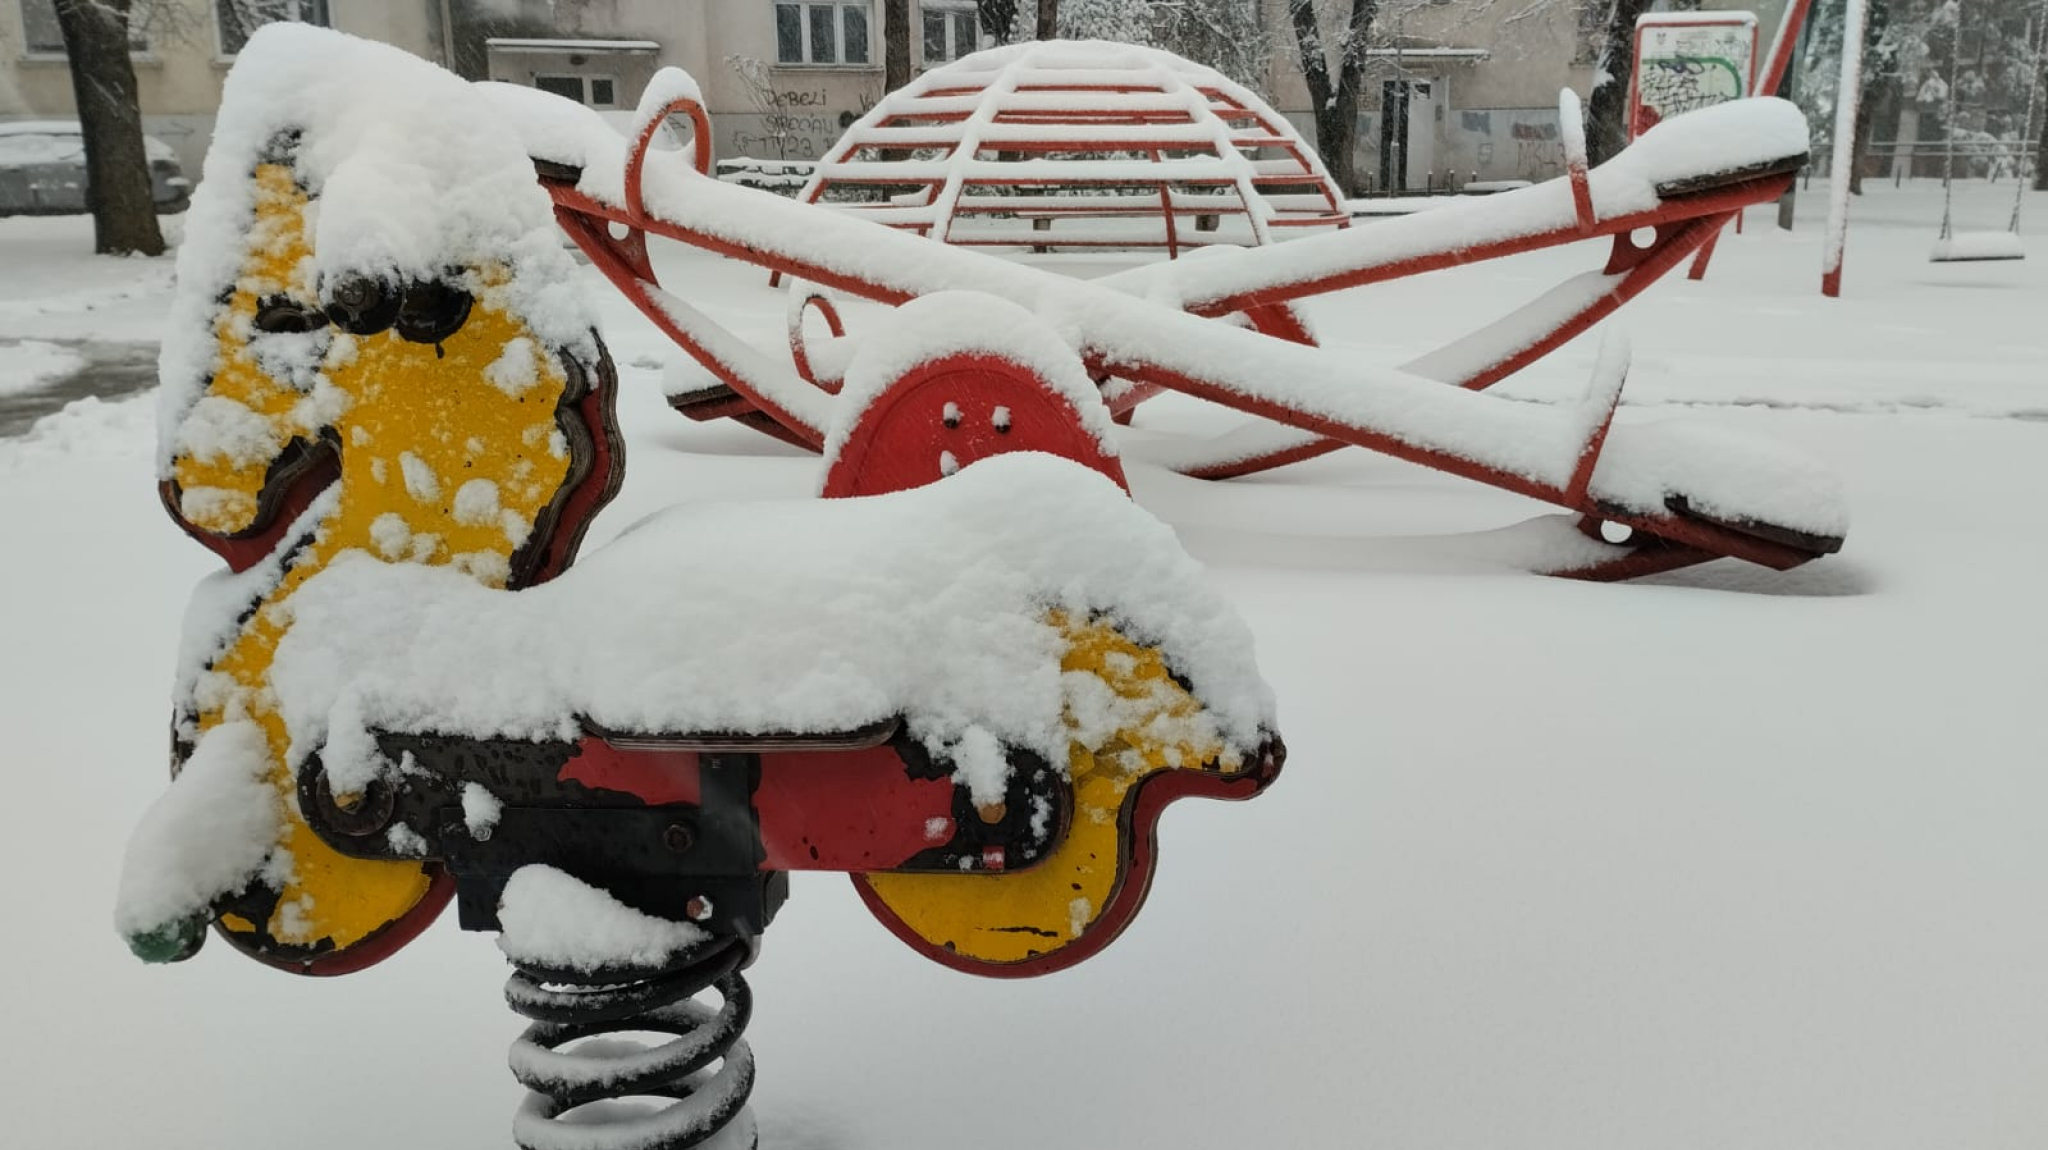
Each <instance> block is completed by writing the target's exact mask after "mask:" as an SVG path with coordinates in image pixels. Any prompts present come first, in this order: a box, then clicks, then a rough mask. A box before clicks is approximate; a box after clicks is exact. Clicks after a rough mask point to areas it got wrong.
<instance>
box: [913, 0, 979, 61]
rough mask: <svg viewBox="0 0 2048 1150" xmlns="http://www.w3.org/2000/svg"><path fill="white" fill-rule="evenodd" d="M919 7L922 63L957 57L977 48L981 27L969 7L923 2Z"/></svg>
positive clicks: (955, 58) (956, 58)
mask: <svg viewBox="0 0 2048 1150" xmlns="http://www.w3.org/2000/svg"><path fill="white" fill-rule="evenodd" d="M923 9H924V62H925V63H927V64H942V63H944V62H946V61H948V60H958V59H959V58H960V57H962V56H965V55H967V54H968V53H969V52H972V51H974V50H975V49H977V48H979V47H981V28H980V25H979V24H978V23H977V21H976V19H975V15H974V9H973V8H971V7H968V8H964V7H957V6H954V5H946V6H944V7H941V6H939V5H937V4H926V5H924V6H923Z"/></svg>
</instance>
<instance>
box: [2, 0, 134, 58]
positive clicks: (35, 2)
mask: <svg viewBox="0 0 2048 1150" xmlns="http://www.w3.org/2000/svg"><path fill="white" fill-rule="evenodd" d="M147 7H148V6H147V5H143V4H138V5H136V8H137V11H136V12H135V13H134V14H133V15H131V16H130V17H129V20H128V51H129V53H130V54H131V55H142V54H143V53H146V52H148V51H149V20H150V15H151V13H150V12H148V11H144V10H143V9H146V8H147ZM21 30H22V32H23V40H22V43H23V44H24V46H25V50H26V51H27V53H28V54H29V55H31V56H62V55H63V54H64V29H63V28H62V27H60V26H59V25H58V23H57V0H21Z"/></svg>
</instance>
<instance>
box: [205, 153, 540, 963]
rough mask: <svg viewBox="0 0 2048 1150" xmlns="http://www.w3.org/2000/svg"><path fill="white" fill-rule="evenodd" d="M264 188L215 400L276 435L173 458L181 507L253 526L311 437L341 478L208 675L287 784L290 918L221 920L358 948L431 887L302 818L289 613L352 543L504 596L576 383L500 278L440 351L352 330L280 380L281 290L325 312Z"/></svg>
mask: <svg viewBox="0 0 2048 1150" xmlns="http://www.w3.org/2000/svg"><path fill="white" fill-rule="evenodd" d="M255 186H256V190H257V194H256V216H255V222H254V225H253V227H252V231H251V235H252V247H251V255H250V257H249V259H248V262H247V264H246V266H245V267H244V268H243V269H242V274H241V276H240V278H239V279H238V280H237V281H236V283H235V284H234V287H233V291H232V292H231V294H230V295H229V297H228V301H227V304H226V306H225V307H224V308H223V310H222V313H221V315H220V317H219V318H218V319H217V320H216V322H215V326H214V334H215V337H216V341H217V343H218V346H219V350H220V360H219V364H218V367H217V370H216V372H215V375H214V377H213V379H212V381H211V382H210V384H209V385H208V387H207V390H206V393H205V396H204V397H203V398H202V402H203V401H204V400H205V399H220V400H228V401H233V402H234V403H238V404H240V405H242V406H243V407H245V408H246V409H247V410H248V411H249V412H251V413H253V415H254V416H255V417H256V419H258V420H260V421H261V426H262V427H263V428H265V429H267V431H268V435H267V437H266V438H264V439H262V440H261V441H260V442H259V443H258V447H259V448H261V450H257V451H240V452H236V453H233V454H232V455H231V454H230V453H226V452H220V453H216V454H214V455H211V456H205V457H202V456H200V455H197V454H193V453H181V454H180V455H179V456H178V457H177V458H176V459H174V460H173V465H172V466H173V475H174V477H175V478H176V480H177V482H178V486H179V489H180V494H181V496H182V497H183V498H182V499H181V508H182V509H183V510H184V511H185V514H186V516H187V518H189V519H191V520H193V521H194V522H196V523H198V524H199V525H200V526H201V527H204V528H206V529H207V530H210V531H215V532H220V533H232V532H236V531H241V530H244V529H246V528H248V527H250V526H251V525H252V524H253V521H254V517H255V515H256V511H257V504H258V496H259V494H260V492H261V491H262V489H263V483H264V479H265V476H266V474H267V472H268V469H269V467H270V464H271V463H272V461H273V460H274V459H275V458H276V456H277V454H278V453H279V452H280V451H282V450H283V448H284V447H285V445H286V444H288V443H289V442H290V441H291V440H292V439H294V438H311V437H313V436H315V435H318V434H321V433H322V432H329V433H331V434H332V435H334V436H335V437H336V439H337V441H338V442H339V444H340V458H341V484H340V495H339V498H338V501H337V502H336V504H335V505H334V507H333V509H332V510H331V511H330V512H328V513H327V515H326V516H325V518H323V519H322V520H321V521H320V522H319V523H318V524H317V526H316V527H315V529H314V532H313V535H312V537H311V539H310V540H309V541H307V542H306V543H305V545H304V546H302V547H301V548H300V549H299V550H298V551H297V552H296V553H295V554H294V555H293V557H292V558H291V559H290V561H289V563H288V566H287V569H286V570H285V572H284V574H283V577H282V578H281V579H280V580H279V581H278V583H277V584H276V585H275V586H274V587H272V588H270V589H269V590H268V591H267V592H266V593H265V594H264V595H263V596H262V597H261V598H260V599H259V600H258V601H257V603H256V604H255V605H254V606H255V609H254V610H253V611H252V612H250V613H249V614H248V616H247V617H246V622H245V623H244V624H243V629H242V630H241V631H240V632H239V633H238V634H236V635H235V636H234V637H233V638H232V639H231V640H230V642H229V644H228V646H227V647H226V649H225V650H224V651H223V652H222V653H221V654H220V655H219V656H218V657H217V658H215V659H214V660H213V662H212V663H211V665H210V666H209V667H208V668H207V669H208V671H209V672H211V675H210V676H209V678H208V682H207V686H206V688H205V690H204V691H203V692H202V699H203V704H202V706H203V709H202V710H201V712H200V714H199V715H198V716H197V721H198V726H199V729H200V730H201V731H202V732H204V731H205V730H208V729H210V728H212V727H214V726H216V725H218V724H220V723H222V722H225V721H228V720H231V719H236V718H248V719H251V720H253V721H255V722H256V723H257V724H258V725H259V726H260V727H261V728H262V730H263V732H264V734H265V736H266V739H267V741H268V745H269V751H270V758H271V771H270V776H269V778H270V782H271V783H272V785H273V786H274V787H275V789H276V791H277V795H278V801H279V804H280V806H281V807H282V809H283V812H284V829H283V832H282V835H281V837H280V839H279V843H278V858H277V860H275V861H276V862H277V863H280V864H282V865H276V866H274V867H273V868H272V869H271V871H270V872H269V877H271V878H272V879H273V880H275V879H278V878H280V877H281V878H282V883H281V888H280V890H279V897H278V901H277V908H276V911H275V913H273V914H272V915H271V917H270V919H269V921H268V922H265V923H262V924H257V923H252V922H249V921H248V920H246V919H243V918H241V917H240V916H238V915H233V914H223V915H221V916H220V923H221V925H222V926H223V927H224V928H226V929H227V930H229V931H231V932H234V933H236V934H239V935H243V936H247V939H248V941H249V942H251V943H253V944H255V945H256V946H258V947H260V948H266V949H275V947H276V946H277V945H278V944H282V945H283V946H284V947H287V948H305V949H315V948H317V949H325V947H326V946H329V945H331V946H332V947H334V948H335V949H337V950H346V949H347V948H348V947H350V946H352V945H354V944H356V943H358V942H361V941H362V940H363V939H365V938H367V937H369V936H371V935H372V934H374V933H375V932H376V931H377V930H378V929H379V928H381V927H383V926H385V925H386V924H388V923H390V922H392V921H393V920H395V919H397V918H399V917H400V916H401V915H403V914H404V913H405V912H407V911H408V910H410V909H412V908H413V907H414V906H416V905H418V903H419V902H420V900H421V899H422V898H424V897H425V895H426V894H427V891H428V887H429V879H428V875H427V874H426V872H425V870H424V869H423V868H422V866H421V865H419V864H416V863H393V862H378V861H368V860H361V859H354V858H349V857H347V856H344V855H341V854H337V853H336V852H334V851H333V850H332V849H331V848H329V847H328V846H327V845H326V844H325V843H323V842H322V841H320V839H319V837H318V836H316V835H315V834H314V833H313V832H312V830H311V828H309V827H308V826H307V825H306V823H305V821H304V819H303V818H302V817H301V816H300V814H299V811H298V804H297V800H296V795H295V788H294V783H293V779H292V777H291V772H290V771H289V770H288V769H287V767H286V765H285V764H286V759H285V751H286V748H287V747H288V746H289V744H290V733H289V732H288V731H287V730H286V728H285V723H284V719H283V717H282V716H281V715H280V714H279V713H278V712H277V710H276V707H275V700H274V699H273V697H272V695H271V692H270V691H269V690H268V685H269V675H270V667H271V660H272V658H273V656H274V655H275V653H276V650H277V644H278V642H279V640H280V639H282V638H283V636H284V633H285V631H286V629H287V628H288V627H289V622H288V615H289V612H288V611H282V610H279V608H280V607H281V606H282V605H284V604H285V603H286V602H287V601H288V600H289V599H290V598H291V596H292V595H293V593H294V592H296V591H297V590H298V589H299V588H300V587H301V586H303V585H304V584H305V582H306V581H307V580H308V579H310V578H311V577H312V576H313V575H315V574H317V573H318V572H319V571H321V570H322V569H323V568H325V567H326V566H327V565H328V564H329V563H331V562H332V561H333V560H334V559H335V557H337V556H338V555H340V554H341V553H343V552H345V551H350V550H361V551H367V552H369V553H371V554H374V555H378V556H381V557H382V558H384V559H386V560H390V561H393V562H415V563H426V564H435V565H448V566H452V567H455V568H457V569H460V570H463V571H466V572H468V573H469V574H470V575H472V576H474V577H475V578H476V579H477V580H478V581H479V582H482V583H484V584H486V585H489V586H503V585H504V584H505V581H506V578H507V576H508V573H509V569H510V561H511V558H512V556H513V554H514V552H515V551H516V550H517V549H518V547H519V546H520V545H521V544H522V543H524V542H525V541H526V538H527V536H528V534H529V533H530V530H531V528H532V525H533V523H534V520H535V518H536V517H537V516H538V515H539V514H540V512H541V511H542V510H543V509H544V508H546V507H547V506H548V504H549V503H550V502H551V501H552V500H553V499H554V497H555V495H556V493H557V491H558V489H559V488H560V487H561V485H562V483H563V482H564V480H565V478H566V477H567V475H568V471H569V462H570V461H569V457H568V451H567V447H566V445H565V443H564V442H563V440H562V437H561V435H560V434H559V432H558V430H557V427H556V423H555V412H556V407H557V405H558V403H559V402H560V401H561V399H562V396H563V391H564V388H565V386H566V384H567V376H566V374H565V372H564V371H563V369H562V367H561V366H560V365H559V364H558V363H556V362H555V360H554V358H553V357H552V356H551V355H550V354H548V353H547V352H546V351H545V350H544V348H543V345H542V344H541V343H540V341H539V340H538V339H537V338H535V337H534V335H533V333H532V332H531V331H530V330H528V328H527V327H526V326H525V325H524V324H523V323H522V322H521V321H520V320H519V319H518V318H517V317H516V316H514V315H512V314H510V313H509V312H508V311H507V310H506V308H505V306H504V304H503V303H502V299H501V298H500V297H502V294H503V293H502V291H501V290H498V289H502V287H503V286H504V282H505V280H506V275H505V273H504V272H503V271H502V270H494V269H485V270H483V271H481V272H479V273H478V275H479V277H480V281H481V286H482V290H481V291H480V292H478V293H477V295H478V298H477V301H476V304H475V306H473V307H472V309H471V311H470V314H469V318H468V320H467V322H466V323H464V324H463V326H462V328H461V329H460V330H459V331H457V332H456V333H455V334H454V335H452V336H451V337H449V338H448V339H447V340H446V341H445V342H444V343H443V344H442V345H441V346H440V347H439V348H436V347H434V346H432V345H427V344H417V343H411V342H408V341H406V340H404V339H402V338H400V337H399V336H398V335H397V334H396V333H394V332H389V331H387V332H383V333H379V334H377V335H373V336H365V337H351V336H348V335H345V334H339V333H337V334H336V335H335V336H334V338H333V340H332V343H331V344H330V345H329V347H328V349H327V351H326V353H325V355H324V357H323V358H322V360H321V363H320V365H319V366H320V376H321V379H320V381H319V382H316V383H315V385H314V386H313V388H312V389H311V390H310V391H308V390H301V389H300V388H298V387H295V386H293V385H292V383H291V382H289V381H286V380H280V379H277V378H273V377H272V376H271V375H270V374H268V373H266V371H265V370H264V368H263V365H262V364H261V363H260V362H259V359H258V356H257V353H256V348H255V346H254V344H255V343H256V342H257V341H260V340H262V339H263V338H264V337H263V336H262V334H261V333H258V332H256V331H255V329H254V327H253V319H254V316H255V313H256V308H257V305H258V304H259V302H260V301H262V300H264V299H265V298H268V297H270V296H273V295H279V294H284V295H289V296H291V297H293V298H294V299H296V300H297V301H299V302H300V303H302V304H304V305H306V306H308V307H313V306H316V298H315V296H314V294H313V290H312V289H313V285H312V284H311V283H310V282H309V277H310V270H309V269H310V266H311V260H310V256H311V251H310V248H309V237H308V235H307V230H306V222H307V221H306V213H307V208H308V206H309V201H308V199H307V198H306V196H305V195H304V193H303V192H302V191H301V190H300V189H299V187H298V186H297V184H296V183H295V182H294V180H293V177H292V173H291V171H290V170H289V169H288V168H287V167H285V166H283V165H279V164H264V165H261V166H260V167H258V169H257V170H256V173H255ZM294 338H303V337H294ZM494 378H495V379H496V380H498V381H499V382H500V383H505V384H506V385H507V386H505V387H500V386H498V385H496V384H494V383H493V382H492V380H493V379H494ZM520 384H524V386H523V387H522V386H520ZM237 414H239V413H237ZM252 426H253V424H252ZM237 442H238V443H247V442H248V439H247V437H244V438H243V439H241V440H238V441H237ZM465 484H477V486H474V487H470V488H468V489H467V490H465V486H464V485H465Z"/></svg>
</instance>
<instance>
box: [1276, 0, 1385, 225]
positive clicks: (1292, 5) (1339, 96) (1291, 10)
mask: <svg viewBox="0 0 2048 1150" xmlns="http://www.w3.org/2000/svg"><path fill="white" fill-rule="evenodd" d="M1378 11H1379V4H1378V0H1351V16H1350V19H1349V20H1348V21H1347V22H1346V24H1345V29H1344V33H1343V40H1342V42H1341V43H1340V44H1339V45H1338V52H1337V75H1336V80H1335V82H1334V83H1333V82H1332V81H1331V77H1330V58H1329V54H1328V53H1326V52H1324V51H1323V33H1322V28H1321V26H1320V25H1319V24H1318V23H1317V21H1316V8H1315V0H1288V4H1287V14H1288V16H1289V17H1290V18H1291V19H1292V21H1293V23H1294V42H1295V46H1296V47H1297V48H1298V49H1299V50H1300V52H1301V74H1302V77H1303V78H1304V79H1305V80H1307V81H1308V99H1309V104H1310V106H1311V107H1310V110H1311V114H1313V115H1314V117H1315V124H1316V154H1318V155H1320V156H1321V157H1322V158H1323V166H1324V167H1326V168H1328V169H1330V176H1331V178H1332V179H1334V180H1336V181H1337V186H1338V187H1340V188H1342V189H1344V194H1345V195H1347V196H1355V195H1358V194H1359V180H1358V167H1357V164H1356V162H1355V160H1354V157H1355V156H1356V154H1357V151H1358V94H1359V89H1360V87H1362V86H1363V83H1364V80H1365V44H1366V37H1367V35H1368V34H1370V33H1371V31H1372V22H1373V18H1374V17H1375V16H1376V15H1378Z"/></svg>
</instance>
